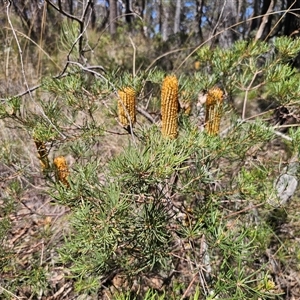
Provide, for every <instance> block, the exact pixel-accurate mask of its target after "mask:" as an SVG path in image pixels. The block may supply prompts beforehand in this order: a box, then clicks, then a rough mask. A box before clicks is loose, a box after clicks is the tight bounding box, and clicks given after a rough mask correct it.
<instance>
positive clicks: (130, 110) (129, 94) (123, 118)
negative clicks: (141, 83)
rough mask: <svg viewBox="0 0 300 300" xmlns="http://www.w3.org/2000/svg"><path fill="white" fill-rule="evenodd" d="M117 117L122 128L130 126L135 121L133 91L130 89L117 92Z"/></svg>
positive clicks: (126, 88)
mask: <svg viewBox="0 0 300 300" xmlns="http://www.w3.org/2000/svg"><path fill="white" fill-rule="evenodd" d="M118 95H119V100H118V115H119V120H120V123H121V124H122V125H123V126H124V127H128V126H132V125H133V124H134V123H135V121H136V108H135V101H136V95H135V90H134V89H132V88H131V87H125V88H124V89H123V90H119V91H118Z"/></svg>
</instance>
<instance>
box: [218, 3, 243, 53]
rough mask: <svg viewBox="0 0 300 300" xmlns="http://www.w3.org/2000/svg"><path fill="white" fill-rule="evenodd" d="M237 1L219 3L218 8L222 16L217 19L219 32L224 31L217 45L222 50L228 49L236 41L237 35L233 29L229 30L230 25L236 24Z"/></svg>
mask: <svg viewBox="0 0 300 300" xmlns="http://www.w3.org/2000/svg"><path fill="white" fill-rule="evenodd" d="M238 1H239V0H225V2H223V1H221V3H224V4H223V7H222V4H221V3H220V4H221V5H220V7H222V8H223V14H222V16H221V18H220V19H219V20H220V22H221V26H220V28H218V29H219V31H221V30H222V29H223V30H224V31H223V32H222V33H221V34H220V36H219V44H220V46H221V47H223V48H229V47H230V46H231V45H232V44H233V43H234V42H235V41H236V40H237V34H236V31H235V28H230V27H231V26H232V25H234V24H236V23H237V22H238V7H239V5H238Z"/></svg>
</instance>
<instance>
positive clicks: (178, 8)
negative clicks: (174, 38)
mask: <svg viewBox="0 0 300 300" xmlns="http://www.w3.org/2000/svg"><path fill="white" fill-rule="evenodd" d="M180 12H181V0H177V1H176V10H175V20H174V33H177V32H179V29H180Z"/></svg>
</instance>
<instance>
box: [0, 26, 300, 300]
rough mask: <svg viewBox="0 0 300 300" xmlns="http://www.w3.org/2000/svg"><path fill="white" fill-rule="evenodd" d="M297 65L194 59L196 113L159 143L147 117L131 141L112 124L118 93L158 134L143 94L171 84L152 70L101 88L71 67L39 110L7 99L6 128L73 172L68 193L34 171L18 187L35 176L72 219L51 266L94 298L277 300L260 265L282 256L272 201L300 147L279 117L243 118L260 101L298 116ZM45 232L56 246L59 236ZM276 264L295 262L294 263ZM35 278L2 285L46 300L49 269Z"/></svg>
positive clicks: (11, 194) (242, 45) (241, 58)
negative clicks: (131, 97) (212, 129)
mask: <svg viewBox="0 0 300 300" xmlns="http://www.w3.org/2000/svg"><path fill="white" fill-rule="evenodd" d="M69 26H71V25H69ZM72 28H73V27H72ZM72 28H70V29H72ZM74 30H75V31H76V27H75V28H73V29H72V30H71V31H70V32H71V33H70V34H72V32H73V31H74ZM75 35H76V34H75ZM67 41H69V38H68V39H67ZM67 41H66V42H67ZM69 46H70V45H69V44H67V48H68V47H69ZM291 47H292V48H293V50H291ZM299 51H300V47H299V42H298V40H291V39H288V38H282V39H278V40H275V41H274V43H273V44H268V43H266V42H246V41H241V42H238V43H236V44H235V45H234V46H233V47H232V48H231V49H219V48H216V49H214V51H211V50H210V49H209V48H206V47H203V48H201V49H199V51H198V52H197V57H196V59H197V60H199V61H200V64H201V69H200V70H199V71H196V72H193V73H191V74H179V75H180V76H179V83H180V92H182V93H184V92H186V93H187V95H188V97H190V101H191V102H192V104H193V106H194V107H193V112H192V114H191V116H185V115H184V114H180V115H179V124H180V133H179V136H178V138H177V139H175V140H169V139H164V138H163V137H162V136H161V133H160V129H159V127H158V124H159V122H157V124H152V123H150V122H148V121H145V118H144V117H145V115H146V114H145V113H144V114H143V115H138V122H137V125H136V128H134V129H133V130H132V131H130V132H129V133H128V132H126V131H125V130H124V129H123V128H121V126H119V124H117V122H116V121H115V119H116V117H117V114H116V102H117V95H116V91H117V89H119V88H120V87H123V86H131V87H133V88H135V89H136V91H137V93H138V99H139V102H138V107H139V108H141V110H140V111H142V112H143V110H145V111H147V109H148V108H149V107H151V113H152V114H153V115H154V117H152V115H151V118H152V119H153V120H158V117H157V115H159V100H158V99H159V97H160V95H159V93H158V94H157V93H155V89H154V88H153V90H151V93H153V95H152V94H151V93H147V89H146V86H147V84H149V85H150V86H152V87H153V86H155V85H157V84H160V83H161V81H162V79H163V77H164V76H165V73H164V72H162V71H161V70H157V69H151V70H150V71H148V72H147V71H145V72H144V71H140V72H139V73H138V74H136V76H132V75H130V74H129V73H128V72H121V71H120V70H117V71H113V72H107V74H105V76H103V77H101V76H99V77H98V78H97V79H95V78H94V77H93V78H91V77H89V75H87V74H85V73H84V71H83V69H80V68H79V67H77V66H76V67H73V68H72V69H71V71H70V73H69V74H68V76H65V77H63V78H56V79H51V78H45V79H44V81H43V84H42V93H41V94H40V95H39V96H38V97H35V98H34V102H33V103H29V104H27V103H26V104H24V103H23V101H22V100H21V98H11V99H10V100H7V101H5V102H3V103H2V104H1V108H0V113H1V118H2V119H3V120H4V121H5V122H7V123H6V124H8V123H9V124H10V125H11V122H13V124H18V126H20V128H21V130H23V131H24V132H25V133H26V134H27V136H28V137H29V138H30V139H31V141H30V142H31V143H32V149H34V150H33V151H35V155H37V150H36V149H35V148H34V144H33V138H34V139H38V140H39V141H42V142H45V143H47V145H46V146H47V147H48V149H47V150H48V152H47V155H48V156H49V160H50V161H51V162H52V159H53V158H54V157H57V156H59V155H63V156H65V157H66V158H67V162H68V170H67V171H68V173H67V174H68V175H67V177H68V178H67V180H68V184H63V183H62V182H60V181H57V179H55V176H54V167H53V168H51V169H50V170H49V172H48V174H46V175H44V174H42V172H41V173H38V171H37V170H38V168H37V165H36V164H33V165H30V167H28V169H29V170H31V173H30V172H29V171H28V172H29V173H30V174H31V176H29V175H27V173H24V174H25V175H24V176H28V178H27V177H26V178H27V179H26V181H25V180H24V179H23V180H20V182H22V183H23V182H29V183H28V185H29V184H32V183H31V182H34V180H35V179H36V178H35V177H34V176H37V177H38V178H39V180H40V183H39V184H40V185H41V186H42V189H43V192H44V194H46V195H47V197H48V199H49V201H52V202H53V204H54V203H55V205H61V206H63V207H67V208H68V209H69V214H68V217H66V219H65V220H64V222H65V224H67V225H66V228H65V230H63V231H62V233H61V235H63V236H61V238H60V239H59V245H58V246H55V245H54V246H53V249H54V250H53V251H55V253H58V255H57V258H56V260H53V261H52V263H53V264H54V265H55V266H58V265H59V266H60V267H61V268H63V270H64V274H65V275H66V274H67V277H68V280H70V281H71V282H72V283H73V284H74V289H75V292H76V293H77V294H78V295H79V294H81V295H84V296H87V295H89V294H90V295H96V294H97V296H99V297H100V295H103V290H105V289H106V288H107V287H109V289H110V292H111V293H112V299H180V298H181V297H186V299H200V298H201V299H202V298H203V299H204V298H205V299H216V298H220V299H237V300H238V299H275V298H276V299H281V298H280V297H281V296H280V295H281V294H282V292H283V291H282V289H281V287H280V286H278V285H279V283H278V282H277V281H275V280H274V279H273V277H274V276H276V275H275V274H273V273H272V274H269V272H270V262H269V261H266V260H265V255H266V252H267V251H271V250H272V251H273V250H277V249H276V247H280V246H278V244H276V243H275V242H274V240H276V239H277V237H276V234H277V232H276V228H277V227H276V226H273V224H271V221H270V219H271V217H269V219H268V216H272V214H273V215H274V213H275V212H274V211H273V210H272V208H270V205H269V204H268V199H269V198H270V197H271V195H272V194H273V193H276V191H275V187H274V182H276V180H277V178H278V176H279V175H280V171H281V170H282V169H283V168H282V166H281V164H285V165H287V164H288V163H289V160H290V159H291V153H292V154H293V155H296V156H298V157H299V139H300V137H299V136H300V134H299V130H298V129H297V130H291V131H290V132H289V133H287V134H288V135H284V134H279V135H278V132H277V131H276V128H274V127H273V126H272V124H271V123H270V122H268V120H267V118H265V115H267V116H268V119H271V116H272V115H271V113H272V112H271V111H267V112H265V111H264V112H261V114H259V113H257V112H252V111H247V112H248V114H249V117H248V118H247V119H246V118H245V110H247V106H246V104H249V103H250V102H251V103H252V104H253V102H255V101H256V99H257V98H258V97H266V98H268V97H269V98H271V99H272V101H273V102H274V103H272V104H273V105H277V106H282V105H295V103H297V101H298V99H299V87H298V85H297V82H298V77H299V72H298V70H296V69H295V68H292V67H291V66H290V64H289V63H288V61H287V59H292V58H294V57H295V55H296V54H297V53H298V52H299ZM270 52H272V54H270ZM215 84H219V85H220V86H221V88H222V89H223V90H224V91H225V92H226V96H227V97H228V101H226V100H227V99H226V100H225V101H226V104H225V105H224V109H223V116H222V121H223V124H222V126H221V128H222V131H221V132H220V135H219V136H210V135H209V134H207V133H206V132H205V130H204V131H202V130H201V128H200V126H199V124H198V123H199V119H200V116H199V114H200V113H199V111H198V110H197V109H199V107H197V104H198V105H199V103H198V99H197V97H198V95H199V93H200V92H202V91H203V90H207V89H209V88H211V87H213V86H214V85H215ZM250 92H251V95H250V94H249V93H250ZM150 94H151V96H149V95H150ZM152 96H153V98H152ZM154 98H155V101H157V103H156V105H153V103H152V102H153V101H154V100H153V99H154ZM241 99H242V100H241ZM196 102H197V103H196ZM241 103H242V107H243V108H242V109H241V108H240V104H241ZM151 105H152V106H151ZM21 107H22V109H21ZM152 110H153V111H152ZM243 110H244V111H243ZM155 114H156V115H155ZM240 116H242V118H241V117H240ZM151 118H149V117H148V119H151ZM155 118H157V119H155ZM154 123H155V121H154ZM278 136H279V138H281V137H282V136H285V137H287V138H288V140H289V145H288V146H289V147H290V149H289V150H286V148H284V147H285V145H284V146H283V147H282V149H281V150H282V152H284V154H285V156H286V158H283V155H282V152H276V151H274V153H268V151H267V150H266V149H269V148H270V147H272V145H273V144H272V143H274V142H275V141H276V140H277V139H278ZM10 149H12V148H9V149H6V145H4V146H1V149H0V151H1V154H2V155H3V158H4V161H5V164H6V165H7V166H10V168H12V169H13V170H14V171H15V172H19V170H20V169H18V168H16V164H15V162H14V161H13V160H12V159H11V157H10V155H11V154H10V153H9V152H10ZM272 151H273V150H272ZM107 153H108V154H107ZM33 157H34V155H33ZM283 159H286V161H284V162H283ZM32 160H34V159H32ZM35 161H37V159H35ZM30 168H31V169H30ZM24 169H25V166H24ZM26 170H27V169H26ZM65 171H66V170H65ZM26 172H27V171H26ZM36 174H39V175H36ZM56 178H57V176H56ZM16 182H18V181H11V182H10V184H6V185H5V189H6V192H5V197H3V200H1V201H3V202H0V203H1V220H0V222H1V224H0V225H2V227H1V228H2V229H1V231H0V240H1V242H2V244H4V241H5V236H6V235H8V234H9V232H10V230H11V227H10V226H11V224H10V221H9V218H8V216H9V215H10V214H11V213H12V212H13V211H14V210H15V209H16V208H15V205H16V203H18V201H19V199H20V198H21V197H22V195H23V194H22V193H23V189H24V185H21V184H20V185H18V184H17V183H16ZM276 224H277V223H276ZM41 232H42V233H43V234H42V236H43V238H44V239H50V238H51V233H52V231H51V230H46V229H45V230H44V231H42V230H41ZM49 243H50V241H49ZM49 252H50V251H49ZM298 252H299V251H298ZM298 252H297V253H298ZM279 254H280V255H281V257H280V258H279V259H280V260H281V261H284V260H285V259H287V256H288V254H287V252H285V251H283V250H280V251H278V255H279ZM298 254H299V253H298ZM298 254H296V255H298ZM1 255H2V256H1V261H0V262H1V266H2V268H3V270H4V272H7V273H8V271H7V270H9V271H10V272H12V271H11V270H12V269H13V267H12V266H9V263H8V256H9V255H10V254H9V251H8V252H5V251H4V254H1ZM275 255H277V254H275V253H274V256H275ZM295 259H296V258H295ZM2 261H3V263H2ZM31 266H32V267H28V268H27V271H30V272H29V273H28V275H26V276H25V275H24V274H25V273H20V274H19V275H16V274H13V277H15V278H14V279H15V280H13V281H12V282H14V284H11V285H10V283H9V282H8V280H7V279H4V283H5V286H6V287H7V288H8V287H10V288H11V290H12V291H17V285H16V283H18V282H22V280H24V282H25V283H24V285H28V286H30V287H31V289H30V291H31V293H32V295H34V296H32V297H35V296H36V295H38V294H39V293H44V295H46V297H47V296H49V295H50V290H51V287H50V286H49V282H48V277H47V272H46V270H47V268H44V265H43V264H42V263H40V264H39V263H38V259H37V258H34V257H33V258H32V264H31ZM5 270H6V271H5ZM118 275H119V276H123V277H124V278H126V284H125V283H124V284H123V285H122V286H121V287H119V288H118V289H119V290H117V287H114V285H115V284H114V283H113V280H114V279H115V277H117V276H118ZM6 278H7V277H6ZM157 282H158V283H157ZM135 285H139V286H138V287H136V286H135ZM145 287H149V289H147V291H145V289H144V288H145ZM114 288H115V289H114ZM107 289H108V288H107ZM41 291H42V292H41Z"/></svg>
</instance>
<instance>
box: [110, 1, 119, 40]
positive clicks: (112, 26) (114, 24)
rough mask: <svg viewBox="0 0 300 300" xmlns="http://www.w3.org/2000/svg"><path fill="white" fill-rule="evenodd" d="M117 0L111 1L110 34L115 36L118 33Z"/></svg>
mask: <svg viewBox="0 0 300 300" xmlns="http://www.w3.org/2000/svg"><path fill="white" fill-rule="evenodd" d="M117 16H118V10H117V0H109V33H110V34H111V35H112V36H114V35H115V34H116V33H117Z"/></svg>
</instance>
